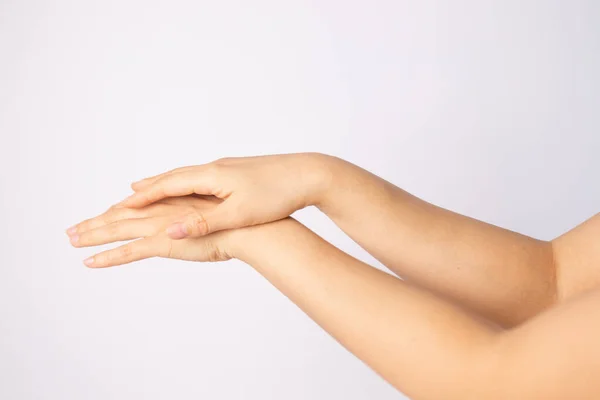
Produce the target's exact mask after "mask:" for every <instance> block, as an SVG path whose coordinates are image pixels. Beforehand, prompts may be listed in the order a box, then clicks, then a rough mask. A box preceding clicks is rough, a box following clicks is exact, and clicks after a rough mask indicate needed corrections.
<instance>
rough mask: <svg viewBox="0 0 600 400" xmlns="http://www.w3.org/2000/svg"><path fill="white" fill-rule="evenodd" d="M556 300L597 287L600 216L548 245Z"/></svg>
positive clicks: (599, 263) (599, 258)
mask: <svg viewBox="0 0 600 400" xmlns="http://www.w3.org/2000/svg"><path fill="white" fill-rule="evenodd" d="M552 246H553V250H554V263H555V268H556V274H557V285H558V295H559V300H564V299H568V298H570V297H572V296H574V295H577V294H579V293H583V292H585V291H588V290H590V289H593V288H597V287H600V213H599V214H596V215H595V216H594V217H592V218H590V219H589V220H587V221H585V222H584V223H582V224H581V225H579V226H577V227H575V228H574V229H572V230H570V231H569V232H567V233H565V234H564V235H561V236H559V237H558V238H556V239H554V240H553V241H552Z"/></svg>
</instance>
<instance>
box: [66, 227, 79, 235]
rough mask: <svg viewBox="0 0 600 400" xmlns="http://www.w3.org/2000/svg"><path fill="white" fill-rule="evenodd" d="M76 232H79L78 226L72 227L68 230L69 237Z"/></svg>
mask: <svg viewBox="0 0 600 400" xmlns="http://www.w3.org/2000/svg"><path fill="white" fill-rule="evenodd" d="M75 232H77V225H74V226H72V227H70V228H69V229H67V235H69V236H71V235H73V234H75Z"/></svg>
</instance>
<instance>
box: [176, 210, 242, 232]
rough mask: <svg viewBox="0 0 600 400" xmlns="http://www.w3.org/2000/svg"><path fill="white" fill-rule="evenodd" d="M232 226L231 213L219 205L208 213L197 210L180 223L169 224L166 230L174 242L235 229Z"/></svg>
mask: <svg viewBox="0 0 600 400" xmlns="http://www.w3.org/2000/svg"><path fill="white" fill-rule="evenodd" d="M233 225H234V224H233V221H232V218H231V213H230V212H228V210H227V207H225V206H223V205H221V206H217V207H215V208H214V209H213V210H210V211H200V210H197V211H195V212H193V213H192V214H188V215H187V216H185V217H184V218H183V219H181V220H180V221H177V222H175V223H173V224H171V225H170V226H169V227H168V228H167V235H168V236H169V237H170V238H171V239H176V240H178V239H184V238H188V237H200V236H205V235H208V234H209V233H213V232H217V231H221V230H224V229H230V228H235V226H233Z"/></svg>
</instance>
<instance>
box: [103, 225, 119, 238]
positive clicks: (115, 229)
mask: <svg viewBox="0 0 600 400" xmlns="http://www.w3.org/2000/svg"><path fill="white" fill-rule="evenodd" d="M120 228H121V224H120V223H119V222H113V223H110V224H108V225H106V236H108V238H109V239H114V238H116V237H117V236H119V231H120Z"/></svg>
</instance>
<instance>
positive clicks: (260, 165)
mask: <svg viewBox="0 0 600 400" xmlns="http://www.w3.org/2000/svg"><path fill="white" fill-rule="evenodd" d="M333 160H335V158H334V157H330V156H326V155H323V154H316V153H303V154H288V155H276V156H263V157H246V158H228V159H221V160H218V161H215V162H212V163H209V164H205V165H198V166H190V167H183V168H178V169H175V170H173V171H169V172H166V173H164V174H160V175H157V176H154V177H151V178H147V179H144V180H142V181H139V182H135V183H134V184H132V188H133V190H134V191H135V192H136V193H134V194H133V195H131V196H130V197H129V198H127V199H125V200H124V201H123V202H121V203H120V204H119V205H117V206H118V207H129V208H140V207H145V206H147V205H149V204H151V203H154V202H156V201H159V200H161V199H164V198H167V197H174V196H186V195H190V194H194V193H195V194H200V195H213V196H215V197H217V198H219V199H222V200H223V202H222V204H219V205H217V206H215V207H212V208H208V209H194V210H193V212H190V213H189V214H188V215H187V216H185V217H183V218H181V219H180V220H176V221H172V222H174V223H173V224H172V225H170V226H169V227H168V228H167V230H166V233H167V235H168V236H169V237H170V238H172V239H182V238H185V237H200V236H203V235H207V234H209V233H212V232H216V231H220V230H224V229H233V228H241V227H245V226H251V225H258V224H263V223H267V222H271V221H276V220H279V219H282V218H285V217H287V216H289V215H291V214H292V213H293V212H295V211H296V210H299V209H301V208H304V207H306V206H308V205H316V204H318V202H319V201H320V199H321V197H322V196H323V193H324V192H325V191H326V189H327V186H328V183H329V180H330V176H329V175H328V174H329V173H330V170H329V167H330V166H331V163H332V162H334V161H333Z"/></svg>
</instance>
